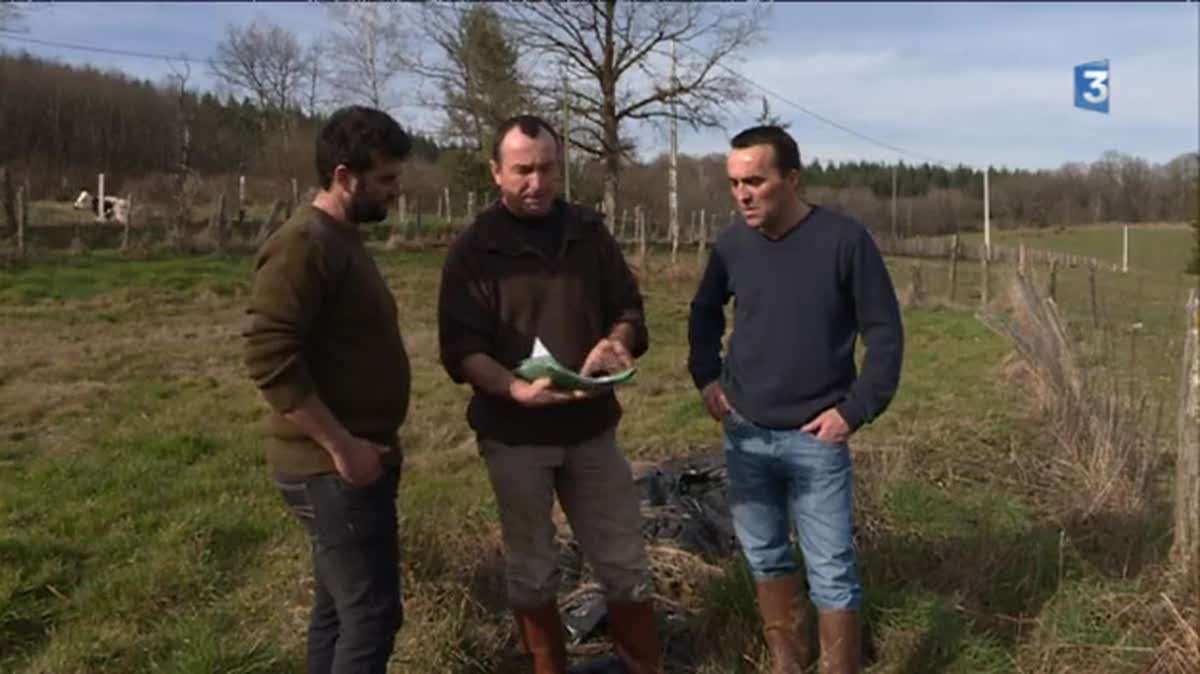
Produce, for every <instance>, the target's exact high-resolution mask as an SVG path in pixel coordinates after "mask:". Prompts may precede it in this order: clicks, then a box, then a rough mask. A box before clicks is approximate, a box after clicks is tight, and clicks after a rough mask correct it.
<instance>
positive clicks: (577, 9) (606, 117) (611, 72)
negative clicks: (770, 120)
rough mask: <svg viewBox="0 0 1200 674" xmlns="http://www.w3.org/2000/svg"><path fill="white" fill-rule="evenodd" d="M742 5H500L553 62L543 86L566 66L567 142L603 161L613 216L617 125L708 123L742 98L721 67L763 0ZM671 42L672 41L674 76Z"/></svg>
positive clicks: (625, 150)
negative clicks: (570, 88) (570, 106)
mask: <svg viewBox="0 0 1200 674" xmlns="http://www.w3.org/2000/svg"><path fill="white" fill-rule="evenodd" d="M744 7H745V6H743V7H742V8H739V7H731V6H728V5H717V4H710V3H638V2H622V3H618V2H616V0H603V1H601V0H592V1H591V2H586V3H582V2H581V3H519V4H513V5H508V6H506V7H505V11H506V12H508V13H509V16H511V17H512V18H513V19H514V26H515V29H516V30H518V31H520V33H521V42H522V43H523V44H527V45H529V46H530V47H532V48H533V49H534V50H536V51H537V52H539V53H540V54H541V55H543V56H546V57H548V58H547V61H548V62H549V63H553V64H554V65H553V67H547V68H546V69H545V70H544V71H543V72H540V73H539V75H540V77H539V78H538V84H539V85H540V88H541V90H542V91H543V92H544V93H546V94H550V93H551V92H555V93H557V87H558V85H559V83H560V82H561V76H562V73H561V72H560V71H559V69H558V65H559V64H563V66H564V67H565V68H566V71H567V72H566V74H567V79H568V80H569V81H570V82H571V83H572V85H573V91H572V95H573V101H574V104H575V106H574V110H573V112H574V115H573V117H574V118H576V119H577V120H578V122H579V123H578V125H576V126H574V127H573V131H574V133H573V135H572V137H571V139H570V142H571V145H572V146H573V147H576V148H578V149H580V150H582V151H584V152H585V153H587V154H590V155H592V156H594V157H598V158H600V159H601V160H602V161H603V163H604V209H605V211H606V212H607V213H608V214H609V215H610V220H611V216H612V215H613V214H614V213H616V211H617V197H618V186H619V182H620V172H621V162H622V160H623V159H627V158H630V156H631V155H632V151H633V149H634V146H633V144H632V143H631V141H630V139H629V138H628V137H627V136H626V135H624V134H623V133H622V126H623V125H624V124H626V123H627V122H631V121H663V120H667V119H670V118H671V117H675V118H676V119H678V120H679V121H680V122H683V123H686V124H688V125H690V126H691V127H692V128H693V129H695V128H699V127H713V126H717V125H719V123H720V120H721V118H722V111H723V108H724V107H725V106H726V105H727V104H728V103H729V102H730V101H734V100H740V99H741V98H742V97H743V94H744V85H743V83H742V82H741V81H740V80H739V79H738V78H737V77H735V76H733V74H732V73H730V72H729V71H728V70H726V69H725V68H724V67H722V66H725V65H727V64H728V63H730V62H731V61H732V60H733V59H734V58H735V55H736V52H737V51H738V50H739V49H741V48H744V47H746V46H747V45H748V44H749V43H750V42H751V41H752V40H753V39H754V38H755V37H756V36H757V34H758V28H759V25H760V23H761V20H762V18H763V16H764V13H763V10H762V9H761V7H762V6H761V5H758V4H752V5H749V6H748V9H747V8H744ZM672 42H674V43H676V44H677V45H678V46H679V49H678V54H679V59H678V64H677V71H676V72H677V75H676V77H675V78H671V77H670V68H671V59H670V48H671V43H672ZM547 65H548V66H549V64H547ZM672 103H674V105H672Z"/></svg>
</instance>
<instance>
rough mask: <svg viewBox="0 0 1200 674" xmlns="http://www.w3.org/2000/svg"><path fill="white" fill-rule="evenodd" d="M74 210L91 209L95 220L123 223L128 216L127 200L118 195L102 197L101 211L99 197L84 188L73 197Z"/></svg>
mask: <svg viewBox="0 0 1200 674" xmlns="http://www.w3.org/2000/svg"><path fill="white" fill-rule="evenodd" d="M75 210H77V211H91V212H92V213H93V214H95V216H96V221H97V222H118V223H120V224H125V222H126V221H127V220H128V218H129V200H127V199H122V198H120V197H110V196H105V197H104V209H103V211H101V209H100V204H99V199H97V198H96V196H95V195H94V194H92V193H91V192H89V191H87V190H86V189H85V190H80V192H79V196H78V197H76V198H75Z"/></svg>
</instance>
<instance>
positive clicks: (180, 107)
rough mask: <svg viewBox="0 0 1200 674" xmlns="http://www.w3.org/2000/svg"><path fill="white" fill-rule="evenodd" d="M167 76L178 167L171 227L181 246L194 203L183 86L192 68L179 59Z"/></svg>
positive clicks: (190, 131)
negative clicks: (176, 130)
mask: <svg viewBox="0 0 1200 674" xmlns="http://www.w3.org/2000/svg"><path fill="white" fill-rule="evenodd" d="M169 65H170V68H171V74H170V75H169V76H168V78H167V81H168V82H169V83H170V91H171V93H173V94H174V95H175V106H176V115H177V120H178V121H177V124H178V125H179V163H178V164H177V165H176V167H175V177H174V187H175V203H174V204H173V206H174V214H173V217H172V224H173V225H174V240H175V243H176V245H182V244H183V240H184V233H185V232H186V231H187V223H188V221H189V220H190V219H191V215H192V204H193V202H194V201H195V194H194V192H195V187H196V186H195V181H194V179H193V172H192V120H191V115H190V114H189V113H188V109H187V103H188V95H187V83H188V79H190V78H191V76H192V64H191V63H189V62H188V61H187V59H183V60H182V62H181V65H180V66H176V65H175V63H174V62H171V63H170V64H169Z"/></svg>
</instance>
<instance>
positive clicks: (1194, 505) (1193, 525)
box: [1171, 288, 1200, 589]
mask: <svg viewBox="0 0 1200 674" xmlns="http://www.w3.org/2000/svg"><path fill="white" fill-rule="evenodd" d="M1182 375H1183V377H1182V379H1183V382H1182V384H1181V386H1180V388H1181V390H1182V395H1181V396H1180V402H1179V445H1178V447H1177V448H1176V456H1175V536H1174V541H1173V542H1172V545H1171V561H1172V563H1173V566H1174V567H1175V569H1176V570H1178V571H1179V572H1180V573H1183V574H1185V576H1186V578H1187V580H1188V581H1189V582H1190V584H1191V585H1192V587H1193V588H1196V589H1200V290H1197V289H1196V288H1193V289H1192V290H1191V292H1190V293H1189V296H1188V302H1187V333H1186V335H1185V337H1184V347H1183V372H1182Z"/></svg>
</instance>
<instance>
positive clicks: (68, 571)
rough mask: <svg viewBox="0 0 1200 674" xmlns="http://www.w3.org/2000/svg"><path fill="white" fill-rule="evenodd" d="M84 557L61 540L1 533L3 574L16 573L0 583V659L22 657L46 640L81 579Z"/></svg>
mask: <svg viewBox="0 0 1200 674" xmlns="http://www.w3.org/2000/svg"><path fill="white" fill-rule="evenodd" d="M86 557H87V555H86V554H85V553H84V552H83V550H82V549H81V548H79V547H76V546H71V545H66V544H62V543H57V542H33V541H30V540H21V539H12V538H9V539H0V574H2V575H3V576H7V577H8V578H10V579H13V578H15V579H16V582H15V583H14V584H12V585H10V586H8V587H4V586H0V634H2V635H4V652H3V653H0V664H4V663H5V662H10V661H16V660H23V659H25V658H27V657H29V656H31V655H32V654H33V653H35V652H37V651H38V650H39V649H40V648H42V647H43V646H44V645H45V644H46V642H47V640H48V639H49V636H50V633H51V632H52V631H53V629H54V627H55V625H56V624H57V621H58V619H59V617H60V616H61V614H62V611H63V607H64V604H66V597H67V595H68V594H69V593H70V592H71V591H72V590H74V589H75V587H76V586H77V585H78V584H79V583H80V581H81V580H82V577H83V564H84V560H85V559H86ZM0 577H2V576H0ZM5 595H7V596H5Z"/></svg>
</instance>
